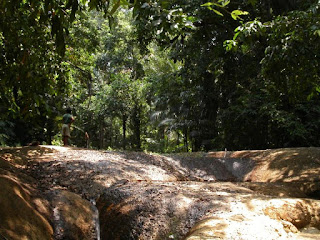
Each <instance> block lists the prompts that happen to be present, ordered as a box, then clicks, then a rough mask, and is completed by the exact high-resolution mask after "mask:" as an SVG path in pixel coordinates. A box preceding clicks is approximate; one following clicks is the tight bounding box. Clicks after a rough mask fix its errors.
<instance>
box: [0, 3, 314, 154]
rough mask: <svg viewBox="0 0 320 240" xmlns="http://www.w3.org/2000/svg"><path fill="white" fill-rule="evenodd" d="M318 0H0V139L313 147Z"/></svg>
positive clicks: (130, 146)
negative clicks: (65, 136)
mask: <svg viewBox="0 0 320 240" xmlns="http://www.w3.org/2000/svg"><path fill="white" fill-rule="evenodd" d="M319 7H320V1H318V0H269V1H265V0H245V1H236V0H231V1H230V0H213V1H211V2H208V0H167V1H157V0H147V1H142V0H134V1H133V0H130V1H127V0H0V145H2V146H19V145H26V144H28V143H29V142H31V141H34V140H37V141H40V143H43V144H61V136H60V135H61V134H60V127H61V119H62V115H63V113H64V109H65V108H66V107H71V108H72V110H73V114H74V116H75V119H76V120H75V122H74V126H73V129H72V139H71V140H72V144H74V145H75V146H78V147H84V146H86V142H85V138H84V133H85V132H88V133H89V135H90V147H92V148H97V149H108V148H109V149H126V150H136V151H140V150H145V151H153V152H181V151H208V150H215V149H217V150H219V149H225V148H227V149H228V150H241V149H266V148H282V147H309V146H315V147H319V146H320V135H319V134H320V104H319V103H320V66H319V62H320V61H319V60H320V59H319V58H320V9H319Z"/></svg>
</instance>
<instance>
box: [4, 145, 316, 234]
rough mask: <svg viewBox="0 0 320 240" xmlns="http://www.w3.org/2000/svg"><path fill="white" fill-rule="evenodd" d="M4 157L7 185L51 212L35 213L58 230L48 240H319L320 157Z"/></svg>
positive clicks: (16, 153) (74, 152)
mask: <svg viewBox="0 0 320 240" xmlns="http://www.w3.org/2000/svg"><path fill="white" fill-rule="evenodd" d="M0 154H1V155H0V156H1V157H2V161H0V170H1V171H0V173H1V174H2V175H1V176H6V177H7V176H8V175H10V174H11V176H13V177H14V178H16V179H18V180H19V181H21V182H23V184H27V183H28V184H29V183H30V182H32V186H33V188H34V189H35V191H36V193H37V194H38V195H37V196H38V197H33V195H32V197H31V199H32V198H35V199H38V202H41V203H43V204H42V205H41V204H40V205H41V206H42V207H35V209H36V211H38V213H39V214H40V215H41V216H42V217H43V219H45V221H47V222H48V223H49V224H48V227H49V229H50V227H51V230H47V233H48V235H47V236H48V237H45V238H43V239H100V237H101V239H188V240H190V239H319V238H320V234H319V230H318V229H320V224H319V217H320V215H319V211H320V206H319V200H318V199H319V194H318V192H319V190H320V186H319V174H318V173H319V167H320V149H319V148H299V149H275V150H265V151H239V152H212V153H188V154H172V155H158V154H146V153H136V152H112V151H94V150H87V149H78V148H63V147H54V146H38V147H28V148H21V149H1V151H0ZM10 168H14V169H15V170H14V171H11V172H10V171H9V170H10ZM8 169H9V170H8ZM14 189H15V188H14V187H12V188H11V189H9V190H8V191H9V192H10V191H11V192H12V191H13V192H14V191H15V190H14ZM34 196H36V194H34ZM39 196H40V197H39ZM15 197H17V196H15ZM39 199H40V200H39ZM3 201H6V199H3ZM7 201H8V199H7ZM95 202H96V205H97V208H98V210H99V216H98V215H97V211H96V208H95V206H94V205H95ZM44 203H46V204H44ZM41 209H42V210H41ZM0 211H1V209H0ZM98 217H99V222H100V225H99V227H98V228H100V227H101V231H98V232H99V233H97V222H98V221H97V218H98ZM10 218H12V216H10ZM19 218H22V217H21V216H20V217H19ZM9 220H10V219H9V218H7V219H4V220H3V221H4V222H6V223H9ZM20 220H21V219H20ZM12 231H14V227H13V230H12ZM0 233H1V234H2V235H5V236H8V232H6V231H5V230H3V229H1V228H0ZM100 233H101V236H100ZM9 239H10V238H9ZM12 239H19V238H12Z"/></svg>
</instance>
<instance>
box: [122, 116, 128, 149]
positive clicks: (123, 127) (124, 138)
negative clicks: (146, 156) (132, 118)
mask: <svg viewBox="0 0 320 240" xmlns="http://www.w3.org/2000/svg"><path fill="white" fill-rule="evenodd" d="M127 119H128V117H127V116H126V115H122V148H123V150H126V131H127Z"/></svg>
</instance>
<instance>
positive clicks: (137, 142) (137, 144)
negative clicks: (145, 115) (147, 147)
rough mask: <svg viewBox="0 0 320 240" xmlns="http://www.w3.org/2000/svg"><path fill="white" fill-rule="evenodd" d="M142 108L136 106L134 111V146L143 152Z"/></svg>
mask: <svg viewBox="0 0 320 240" xmlns="http://www.w3.org/2000/svg"><path fill="white" fill-rule="evenodd" d="M140 111H141V108H140V106H138V105H136V106H135V108H134V111H133V116H132V121H133V131H134V140H135V142H134V145H135V148H136V150H138V151H139V150H141V120H140Z"/></svg>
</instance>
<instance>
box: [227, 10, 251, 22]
mask: <svg viewBox="0 0 320 240" xmlns="http://www.w3.org/2000/svg"><path fill="white" fill-rule="evenodd" d="M248 14H249V13H248V12H247V11H242V10H234V11H232V12H231V17H232V18H233V19H234V20H237V19H241V18H240V17H239V16H240V15H248Z"/></svg>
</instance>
